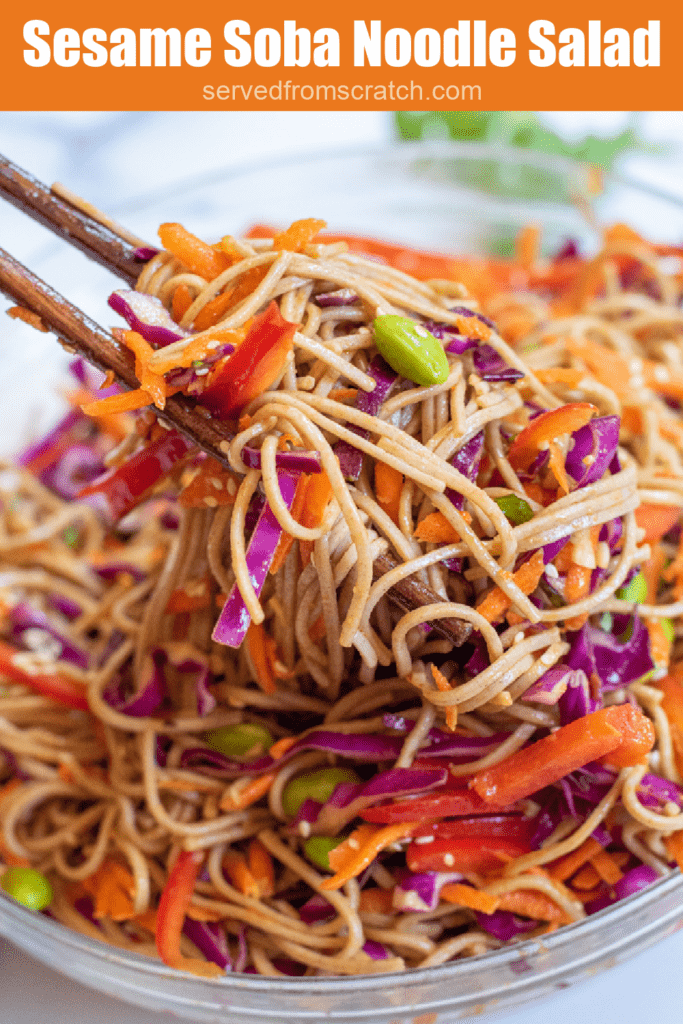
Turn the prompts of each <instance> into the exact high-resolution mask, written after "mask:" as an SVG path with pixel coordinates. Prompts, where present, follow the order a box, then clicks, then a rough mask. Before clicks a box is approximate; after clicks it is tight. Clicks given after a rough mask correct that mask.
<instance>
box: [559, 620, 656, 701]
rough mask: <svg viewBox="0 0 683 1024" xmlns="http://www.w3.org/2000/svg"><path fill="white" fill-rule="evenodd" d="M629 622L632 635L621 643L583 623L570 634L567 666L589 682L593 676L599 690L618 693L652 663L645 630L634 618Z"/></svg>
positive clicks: (642, 674)
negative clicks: (581, 672) (580, 673)
mask: <svg viewBox="0 0 683 1024" xmlns="http://www.w3.org/2000/svg"><path fill="white" fill-rule="evenodd" d="M630 621H631V628H632V632H631V636H630V637H629V639H628V640H627V641H626V642H625V643H621V642H620V641H619V640H618V639H617V637H616V636H613V635H612V634H611V633H606V632H605V631H604V630H602V629H598V628H597V627H595V626H592V625H591V624H590V623H589V622H587V623H586V624H585V625H584V626H582V628H581V629H580V630H578V631H577V632H575V633H573V634H572V641H571V643H572V646H571V649H570V651H569V653H568V654H567V655H566V661H567V664H568V665H569V666H570V667H571V668H575V669H582V670H583V671H584V672H585V673H586V675H587V676H588V678H589V679H591V678H593V676H597V678H598V679H599V680H600V683H601V685H602V688H603V690H617V689H620V688H621V687H622V686H628V684H629V683H634V682H636V680H637V679H640V678H641V677H642V676H644V675H646V674H647V673H648V672H651V671H652V669H653V668H654V662H653V661H652V658H651V656H650V643H649V634H648V631H647V627H646V626H645V624H644V623H643V622H642V620H641V619H640V618H638V616H633V618H632V619H631V620H630Z"/></svg>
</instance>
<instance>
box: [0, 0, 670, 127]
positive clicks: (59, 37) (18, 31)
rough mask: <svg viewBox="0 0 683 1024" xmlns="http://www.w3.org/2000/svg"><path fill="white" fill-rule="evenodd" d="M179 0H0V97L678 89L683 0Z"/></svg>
mask: <svg viewBox="0 0 683 1024" xmlns="http://www.w3.org/2000/svg"><path fill="white" fill-rule="evenodd" d="M371 7H372V14H370V15H369V14H368V4H367V3H365V2H363V3H361V2H359V0H351V2H350V3H348V4H343V5H342V7H341V8H339V9H336V10H334V11H332V12H331V11H330V10H329V9H327V8H325V7H321V5H320V4H319V3H313V2H312V0H297V2H296V3H292V5H291V7H289V6H288V4H287V3H286V2H283V3H277V4H275V3H273V2H272V0H270V2H265V3H261V4H258V5H256V4H245V5H244V6H243V7H242V6H241V5H239V4H231V5H229V6H228V7H224V8H221V9H220V10H218V9H217V7H216V6H215V5H200V7H199V8H196V9H194V10H193V9H192V8H191V7H188V5H187V4H186V3H180V2H178V0H164V2H163V3H161V2H158V0H152V2H148V3H145V4H140V3H139V2H138V0H135V2H134V0H119V2H118V3H117V4H116V5H112V7H106V8H103V9H96V8H95V7H94V6H93V5H92V4H85V3H83V2H78V0H35V2H34V0H27V2H26V3H22V4H16V5H11V6H10V5H8V8H7V9H6V10H5V14H4V17H3V21H4V25H3V29H4V31H3V33H2V37H1V38H0V60H1V61H2V64H1V65H0V66H1V67H2V76H3V80H4V86H5V88H4V97H3V107H4V108H5V109H7V110H45V109H50V110H71V109H79V110H83V109H87V110H117V109H126V110H217V109H232V110H264V109H270V110H273V109H282V110H328V109H348V110H395V109H399V108H404V109H412V110H424V109H433V110H438V109H447V110H453V109H464V110H477V109H486V110H491V109H504V110H505V109H508V110H509V109H519V110H526V109H553V110H580V109H596V108H597V109H604V110H623V109H632V110H648V109H657V110H662V109H677V108H679V107H680V105H681V90H680V50H681V39H682V37H683V5H681V4H673V3H672V4H667V5H661V6H660V7H658V8H656V9H654V10H651V9H650V8H648V7H646V8H640V7H633V8H631V7H630V6H629V7H628V8H627V7H626V5H624V4H623V2H620V3H617V2H616V0H601V2H597V0H590V2H589V0H577V2H575V3H573V4H571V5H569V6H568V5H566V4H560V3H558V2H557V0H534V2H533V3H526V4H522V5H510V4H509V3H502V2H499V0H494V2H490V3H487V4H485V5H481V4H475V3H474V2H471V3H468V2H467V0H465V2H464V3H463V4H458V5H451V4H448V5H446V4H442V5H439V6H437V7H434V6H433V5H430V6H429V7H425V9H423V10H420V7H421V5H419V4H413V5H411V6H410V8H409V9H408V10H403V9H402V7H401V6H400V5H397V4H396V3H395V2H388V0H375V2H374V3H373V4H372V5H371Z"/></svg>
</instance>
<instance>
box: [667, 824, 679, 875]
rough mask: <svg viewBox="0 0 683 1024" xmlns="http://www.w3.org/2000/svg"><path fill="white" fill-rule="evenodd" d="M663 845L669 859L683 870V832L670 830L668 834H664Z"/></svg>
mask: <svg viewBox="0 0 683 1024" xmlns="http://www.w3.org/2000/svg"><path fill="white" fill-rule="evenodd" d="M664 845H665V846H666V849H667V852H668V854H669V856H670V857H671V859H672V860H675V861H676V863H677V864H678V866H679V868H680V869H681V871H683V832H672V833H671V835H670V836H664Z"/></svg>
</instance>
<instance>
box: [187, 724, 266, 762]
mask: <svg viewBox="0 0 683 1024" xmlns="http://www.w3.org/2000/svg"><path fill="white" fill-rule="evenodd" d="M204 740H205V742H206V744H207V746H209V747H211V749H212V750H217V751H218V752H219V754H225V756H226V757H261V756H262V755H263V754H266V753H267V752H268V751H269V750H270V748H271V747H272V745H273V737H272V736H271V735H270V733H269V732H268V730H267V729H266V727H265V726H264V725H257V724H256V723H255V722H242V723H241V724H240V725H226V726H223V728H222V729H211V730H210V731H209V732H207V733H205V735H204Z"/></svg>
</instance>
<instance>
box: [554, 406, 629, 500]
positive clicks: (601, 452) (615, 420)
mask: <svg viewBox="0 0 683 1024" xmlns="http://www.w3.org/2000/svg"><path fill="white" fill-rule="evenodd" d="M620 422H621V421H620V419H619V417H618V416H599V417H598V418H597V419H594V420H591V421H590V423H587V424H586V425H585V426H584V427H580V428H579V430H575V431H574V433H573V434H572V440H573V442H574V445H573V447H571V446H570V450H569V451H568V453H567V459H566V467H567V472H568V473H569V475H570V476H571V477H573V478H574V480H575V481H576V487H577V489H578V488H579V487H588V485H589V484H594V483H595V482H596V481H597V480H601V479H602V477H603V476H604V475H605V472H606V470H607V468H608V467H609V466H610V465H611V462H612V459H613V458H614V456H615V454H616V451H617V444H618V443H619V425H620Z"/></svg>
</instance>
